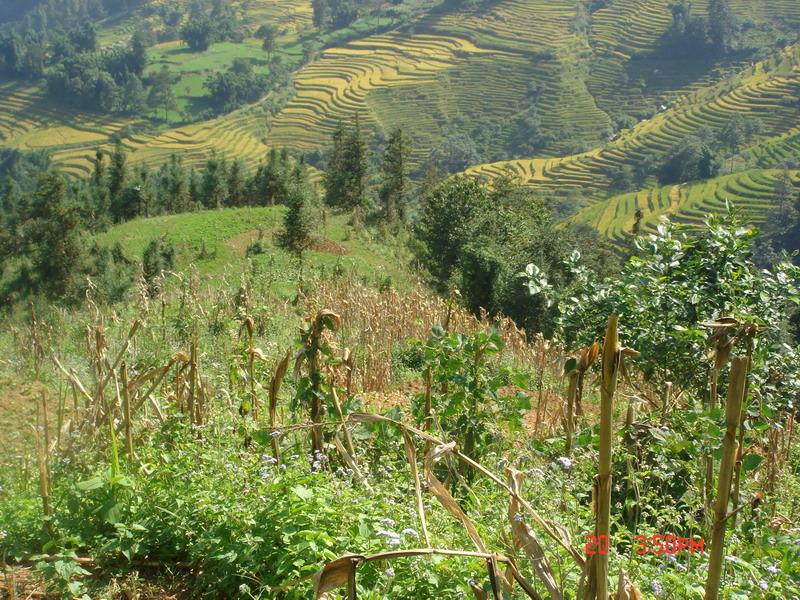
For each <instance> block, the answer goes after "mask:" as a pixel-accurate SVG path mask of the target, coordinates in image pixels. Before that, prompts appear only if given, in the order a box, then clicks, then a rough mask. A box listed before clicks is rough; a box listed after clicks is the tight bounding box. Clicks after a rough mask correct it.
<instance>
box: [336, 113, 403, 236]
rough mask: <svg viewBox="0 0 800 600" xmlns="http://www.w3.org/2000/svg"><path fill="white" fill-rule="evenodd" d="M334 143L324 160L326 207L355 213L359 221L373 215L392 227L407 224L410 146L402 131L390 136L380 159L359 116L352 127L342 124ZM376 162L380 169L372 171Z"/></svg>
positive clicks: (395, 131)
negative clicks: (369, 141) (370, 143)
mask: <svg viewBox="0 0 800 600" xmlns="http://www.w3.org/2000/svg"><path fill="white" fill-rule="evenodd" d="M332 141H333V144H332V146H331V148H330V149H329V151H328V153H327V156H326V159H325V175H324V180H323V182H324V185H325V196H324V201H325V203H326V204H327V205H328V206H332V207H334V208H338V209H345V210H353V211H354V212H355V213H356V218H357V219H363V218H365V217H367V216H369V215H371V216H372V217H373V218H375V219H376V220H379V221H383V222H386V223H389V224H402V223H406V222H407V221H408V219H409V216H410V215H409V208H410V204H411V201H412V196H413V190H412V187H411V180H410V178H409V155H410V152H411V144H410V141H409V140H408V137H407V136H406V134H405V133H404V132H403V130H402V129H400V128H397V129H395V130H393V131H392V132H391V134H390V136H389V139H388V140H387V142H386V144H385V145H384V146H383V150H382V153H381V154H380V158H379V159H378V158H377V156H376V153H374V152H372V151H371V150H370V145H369V143H368V140H367V135H366V133H365V132H364V130H363V128H362V127H361V123H360V121H359V119H358V117H357V116H356V117H355V118H354V120H353V122H352V123H351V124H350V125H345V124H343V123H342V124H340V125H339V127H337V129H336V131H335V132H334V134H333V140H332ZM373 162H375V163H377V169H373V168H372V166H373ZM375 171H377V173H375ZM375 179H377V180H378V181H377V182H376V181H375ZM375 196H376V197H375ZM376 200H377V205H376Z"/></svg>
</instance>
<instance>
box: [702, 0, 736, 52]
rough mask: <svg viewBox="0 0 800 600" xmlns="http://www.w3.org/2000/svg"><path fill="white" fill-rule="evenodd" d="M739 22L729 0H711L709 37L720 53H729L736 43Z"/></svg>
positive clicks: (709, 7)
mask: <svg viewBox="0 0 800 600" xmlns="http://www.w3.org/2000/svg"><path fill="white" fill-rule="evenodd" d="M737 30H738V23H737V21H736V15H735V14H734V13H733V9H731V4H730V2H729V0H710V2H709V4H708V37H709V38H710V40H711V45H712V46H713V47H714V50H716V51H717V52H718V53H719V54H722V55H724V54H728V53H730V52H731V50H733V49H734V47H735V45H736V35H737Z"/></svg>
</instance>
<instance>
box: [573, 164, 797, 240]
mask: <svg viewBox="0 0 800 600" xmlns="http://www.w3.org/2000/svg"><path fill="white" fill-rule="evenodd" d="M780 174H781V171H779V170H775V169H772V170H766V169H751V170H748V171H743V172H740V173H733V174H731V175H725V176H722V177H716V178H714V179H709V180H706V181H701V182H697V183H692V184H681V185H669V186H654V187H651V188H648V189H645V190H641V191H639V192H632V193H628V194H622V195H619V196H614V197H612V198H610V199H609V200H608V201H606V202H602V203H597V204H595V205H593V206H591V207H589V208H586V209H584V210H582V211H581V212H579V213H578V214H577V215H575V217H574V218H573V219H571V221H573V222H575V223H584V224H587V225H590V226H591V227H593V228H595V229H596V230H597V231H598V232H599V233H600V234H602V235H604V236H605V237H607V238H608V239H610V240H611V241H612V242H615V243H617V244H622V243H623V242H624V241H626V239H628V238H630V236H631V234H632V231H633V229H634V223H635V221H636V212H637V210H638V211H641V216H642V220H641V223H640V228H641V231H648V230H649V231H653V230H654V229H655V226H656V224H657V223H658V221H659V220H660V219H661V217H663V216H669V217H670V220H672V221H675V222H681V223H687V224H689V225H698V226H699V225H701V224H702V222H703V219H704V217H705V216H706V215H708V214H711V213H719V212H724V211H725V209H726V204H727V203H730V204H731V205H733V206H734V207H735V208H736V209H737V210H739V211H740V212H741V213H742V215H743V216H744V217H745V218H746V219H747V220H749V221H751V222H753V223H760V222H762V221H763V219H764V214H765V212H766V210H767V209H768V208H769V207H770V206H772V203H773V199H774V194H775V178H776V177H777V176H779V175H780ZM790 174H791V177H792V179H793V181H794V183H795V185H798V186H800V171H797V170H795V171H791V172H790Z"/></svg>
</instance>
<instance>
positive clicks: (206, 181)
mask: <svg viewBox="0 0 800 600" xmlns="http://www.w3.org/2000/svg"><path fill="white" fill-rule="evenodd" d="M226 171H227V167H226V165H225V161H224V160H220V159H218V158H217V157H216V155H212V156H211V158H209V159H208V161H207V162H206V168H205V171H203V178H202V182H201V184H200V197H201V198H202V203H203V206H205V207H206V208H220V207H221V206H223V205H225V202H226V200H227V196H228V185H227V184H228V182H227V176H226Z"/></svg>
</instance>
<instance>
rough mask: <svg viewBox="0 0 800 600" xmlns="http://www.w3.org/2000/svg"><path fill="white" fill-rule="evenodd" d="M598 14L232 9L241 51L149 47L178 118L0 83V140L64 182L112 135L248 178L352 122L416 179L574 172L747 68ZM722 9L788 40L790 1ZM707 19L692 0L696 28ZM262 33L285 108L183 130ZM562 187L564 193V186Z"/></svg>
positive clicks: (179, 6) (652, 4) (527, 3)
mask: <svg viewBox="0 0 800 600" xmlns="http://www.w3.org/2000/svg"><path fill="white" fill-rule="evenodd" d="M162 4H163V3H162V2H160V0H151V1H150V2H143V3H141V6H138V7H137V8H136V9H135V10H132V11H131V12H130V13H126V14H121V15H113V16H109V17H107V18H105V19H103V20H100V21H99V22H98V23H97V27H98V35H99V40H100V43H101V44H103V47H113V46H114V45H118V44H121V43H125V42H126V41H127V40H128V39H129V37H130V35H131V34H132V32H133V31H135V29H136V28H137V27H140V26H147V27H149V28H150V29H152V30H155V31H161V30H162V29H163V27H165V25H164V24H163V23H162V21H161V19H163V18H165V17H163V15H162V13H163V12H164V11H163V10H162V8H163V7H162ZM601 6H602V7H601V8H600V9H599V10H596V11H594V12H593V13H592V14H591V15H587V11H586V8H585V5H584V4H583V3H582V2H579V1H578V0H547V1H544V0H497V1H493V2H482V3H477V4H472V3H470V4H468V5H464V4H461V3H456V2H443V3H441V4H440V3H438V2H435V1H431V0H406V1H405V2H403V3H402V5H401V6H400V7H399V8H398V9H397V11H400V12H399V13H397V11H395V13H392V12H386V11H384V10H383V9H382V8H380V7H379V6H378V5H377V4H376V5H375V6H373V4H372V3H369V2H367V3H365V4H363V9H362V11H363V15H362V17H360V18H359V20H357V21H356V22H355V23H354V24H353V25H352V26H349V27H347V28H345V29H342V30H334V31H330V32H325V33H323V34H320V33H319V32H317V31H316V30H315V29H314V28H313V26H312V25H311V2H310V0H291V1H287V2H278V1H277V0H235V1H234V2H232V7H233V10H234V11H235V13H236V14H237V15H238V18H239V22H240V23H241V26H242V27H243V28H244V29H245V31H246V34H245V38H244V39H243V40H242V41H241V43H232V42H225V43H219V44H212V46H211V47H210V48H209V49H208V50H206V51H204V52H197V53H192V52H189V51H188V49H187V48H186V47H185V46H183V45H182V44H181V43H180V42H178V41H165V42H160V43H156V45H155V46H153V47H151V48H149V49H148V55H149V58H150V67H149V73H150V74H152V73H155V72H156V71H158V70H159V69H161V68H162V67H167V68H168V69H170V71H171V72H172V73H173V75H174V76H175V77H176V78H177V79H176V81H175V83H174V85H173V91H174V93H175V96H176V99H177V102H178V110H179V111H180V113H179V112H175V111H171V112H167V113H166V115H165V114H164V113H163V111H161V113H160V116H159V111H158V110H157V109H153V110H151V111H150V112H147V113H143V114H140V115H115V116H108V115H97V114H93V113H91V112H88V111H84V110H81V109H80V108H66V109H65V107H64V106H63V104H61V103H60V102H59V101H57V100H53V99H51V98H47V97H45V96H44V94H43V93H42V88H41V86H40V85H38V84H36V83H33V82H26V83H10V82H6V83H4V84H2V92H3V93H2V94H0V143H2V144H3V145H7V146H11V147H16V148H21V149H33V148H37V149H38V148H49V149H51V150H53V151H54V152H55V158H56V163H57V164H59V165H63V166H65V167H66V168H67V169H68V170H69V171H70V172H72V173H74V174H76V175H80V174H82V173H86V172H87V170H88V169H89V168H90V166H91V160H92V158H93V155H94V153H95V151H96V149H97V148H98V147H108V146H109V145H110V143H111V141H112V139H113V138H121V139H122V140H123V141H124V144H125V145H126V147H128V148H129V149H130V150H132V151H134V152H135V156H134V160H141V161H144V162H147V163H149V164H151V165H157V164H159V163H160V162H163V161H164V160H165V159H166V158H168V156H169V155H170V154H171V153H173V152H180V153H181V154H183V155H184V156H185V158H186V159H187V161H188V162H189V163H191V162H193V161H201V160H202V159H203V158H204V157H205V156H207V155H208V154H209V152H211V151H212V150H214V151H216V152H218V153H220V154H222V155H225V156H228V157H237V158H241V159H242V160H244V161H245V162H246V163H248V164H251V165H252V164H254V163H255V162H257V161H258V160H259V159H260V158H261V157H262V156H263V154H264V151H265V150H266V149H267V148H268V147H288V148H289V149H291V150H293V151H295V152H311V151H318V150H322V149H324V148H325V147H326V146H327V145H328V144H329V137H330V134H331V132H332V130H333V129H334V128H335V127H336V126H337V124H338V123H340V122H342V121H346V120H349V119H351V118H352V117H353V116H354V115H355V114H359V115H360V116H361V118H362V122H364V123H367V124H369V125H371V126H372V128H373V131H374V132H375V133H377V134H378V135H379V136H382V135H385V134H386V133H387V132H389V131H390V130H392V129H394V128H395V127H403V128H404V129H405V130H406V131H407V133H408V134H409V135H410V138H411V139H412V140H413V147H414V152H413V155H412V159H413V163H414V164H415V165H416V166H421V165H423V164H424V163H425V162H426V161H427V160H428V159H429V158H430V156H431V153H432V152H433V153H434V154H435V156H436V158H437V159H438V160H440V161H442V162H443V163H444V166H445V168H448V169H452V170H460V169H462V168H465V167H467V166H469V164H472V163H481V162H483V163H485V162H487V161H497V160H499V159H518V158H520V157H523V156H536V157H540V158H548V159H558V161H559V163H560V162H565V161H566V162H569V163H572V162H574V159H573V158H567V159H563V158H562V157H565V156H566V157H574V156H575V155H581V154H582V153H584V152H588V151H591V150H592V149H593V148H598V147H600V146H602V145H603V144H604V143H605V142H606V141H607V140H608V138H609V137H610V136H611V134H612V132H614V131H615V130H617V129H618V128H619V127H620V126H627V125H628V124H629V123H630V121H631V120H632V119H633V120H634V121H635V120H640V119H642V118H647V117H649V116H650V115H652V114H654V113H655V112H656V111H657V109H658V107H659V106H661V105H663V104H668V105H672V104H675V103H678V102H684V101H685V99H686V98H687V97H691V95H692V94H695V93H698V92H699V91H702V90H708V89H712V88H713V86H714V85H716V84H718V83H719V82H721V81H724V80H725V79H726V78H727V77H728V76H729V75H730V74H731V73H733V72H735V71H736V69H739V70H741V69H742V68H743V67H745V66H747V65H749V63H748V62H746V61H743V59H742V58H741V57H738V58H737V57H731V58H729V59H725V60H710V59H709V60H706V59H698V58H697V57H686V56H672V55H670V53H669V52H665V51H664V49H663V48H662V41H663V36H664V35H665V32H666V31H667V29H668V27H669V25H670V13H669V2H668V0H610V1H608V2H605V3H603V4H602V5H601ZM733 6H734V8H735V10H736V13H737V15H738V17H739V18H740V19H742V20H743V21H744V22H747V23H748V24H749V25H748V31H749V32H750V33H749V34H748V35H749V37H750V38H753V39H754V40H756V42H758V41H759V40H760V39H761V38H764V37H766V36H767V35H768V33H769V32H776V35H777V33H778V32H780V35H779V36H778V37H779V38H780V37H786V36H787V35H789V36H790V35H792V34H791V32H792V31H794V36H795V38H796V31H797V26H798V24H800V9H798V8H797V3H795V2H792V1H790V0H778V1H775V2H765V1H761V0H760V1H759V2H755V3H753V2H742V1H738V0H737V1H736V2H734V3H733ZM187 7H188V3H187V2H184V1H183V0H181V1H179V2H177V3H174V4H171V5H170V8H171V9H172V10H175V11H178V12H180V11H185V10H186V9H187ZM706 7H707V2H695V3H693V10H694V11H695V12H696V13H697V14H699V15H702V14H704V11H705V10H706ZM397 14H400V15H401V16H400V17H397ZM267 23H269V24H274V25H276V26H277V28H278V30H279V32H280V35H279V38H278V44H277V49H276V51H275V53H276V55H278V56H279V57H280V59H281V61H282V62H283V63H284V64H286V65H289V66H291V67H292V68H297V67H299V70H297V71H296V73H295V74H294V77H293V81H294V85H293V88H294V89H293V90H292V91H291V93H292V96H293V97H291V98H288V103H287V98H284V97H283V91H282V92H281V95H282V96H281V98H277V97H273V96H274V94H271V95H269V96H268V97H266V98H264V99H263V100H261V101H259V102H257V103H255V104H253V105H249V106H247V107H244V108H242V109H240V110H238V111H235V112H233V113H230V114H226V115H222V116H218V117H215V118H211V119H209V118H208V117H207V115H206V116H205V117H203V118H201V120H200V121H197V118H198V117H200V116H201V113H202V111H203V110H204V109H203V106H204V103H203V99H202V94H203V81H204V80H205V78H206V77H207V76H208V75H210V74H213V73H217V72H219V71H221V70H223V69H225V68H227V67H228V66H229V65H230V64H231V63H232V61H233V60H234V59H235V58H245V59H248V60H251V61H252V62H253V64H254V65H256V69H257V70H260V71H261V70H263V71H264V72H267V73H268V72H269V70H270V67H268V66H266V64H267V62H268V61H267V60H266V57H267V56H266V53H264V52H263V51H262V50H261V48H260V41H259V40H258V39H256V38H255V37H253V36H254V35H255V33H254V32H255V31H256V30H257V28H258V27H259V26H260V25H263V24H267ZM587 23H588V25H587ZM787 32H789V33H787ZM172 35H174V34H172ZM761 42H764V40H761ZM319 45H322V46H323V48H322V50H321V52H319V53H315V52H313V51H309V52H310V54H308V55H307V53H306V47H307V46H308V47H309V48H313V47H318V46H319ZM301 46H302V47H301ZM301 55H302V56H301ZM315 55H316V57H315ZM309 58H310V62H309V61H308V60H307V59H309ZM284 104H285V105H284ZM734 108H735V107H734ZM165 116H166V119H165V118H164V117H165ZM523 164H524V163H520V167H519V170H520V171H521V173H520V174H521V175H524V172H525V170H526V168H525V167H524V166H521V165H523ZM482 170H483V171H486V172H491V170H492V169H482ZM537 170H538V169H537ZM536 177H537V176H536V175H532V176H530V177H529V178H530V179H534V180H535V179H536ZM564 181H565V182H566V184H567V185H569V184H570V180H569V178H568V177H567V178H566V179H564Z"/></svg>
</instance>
